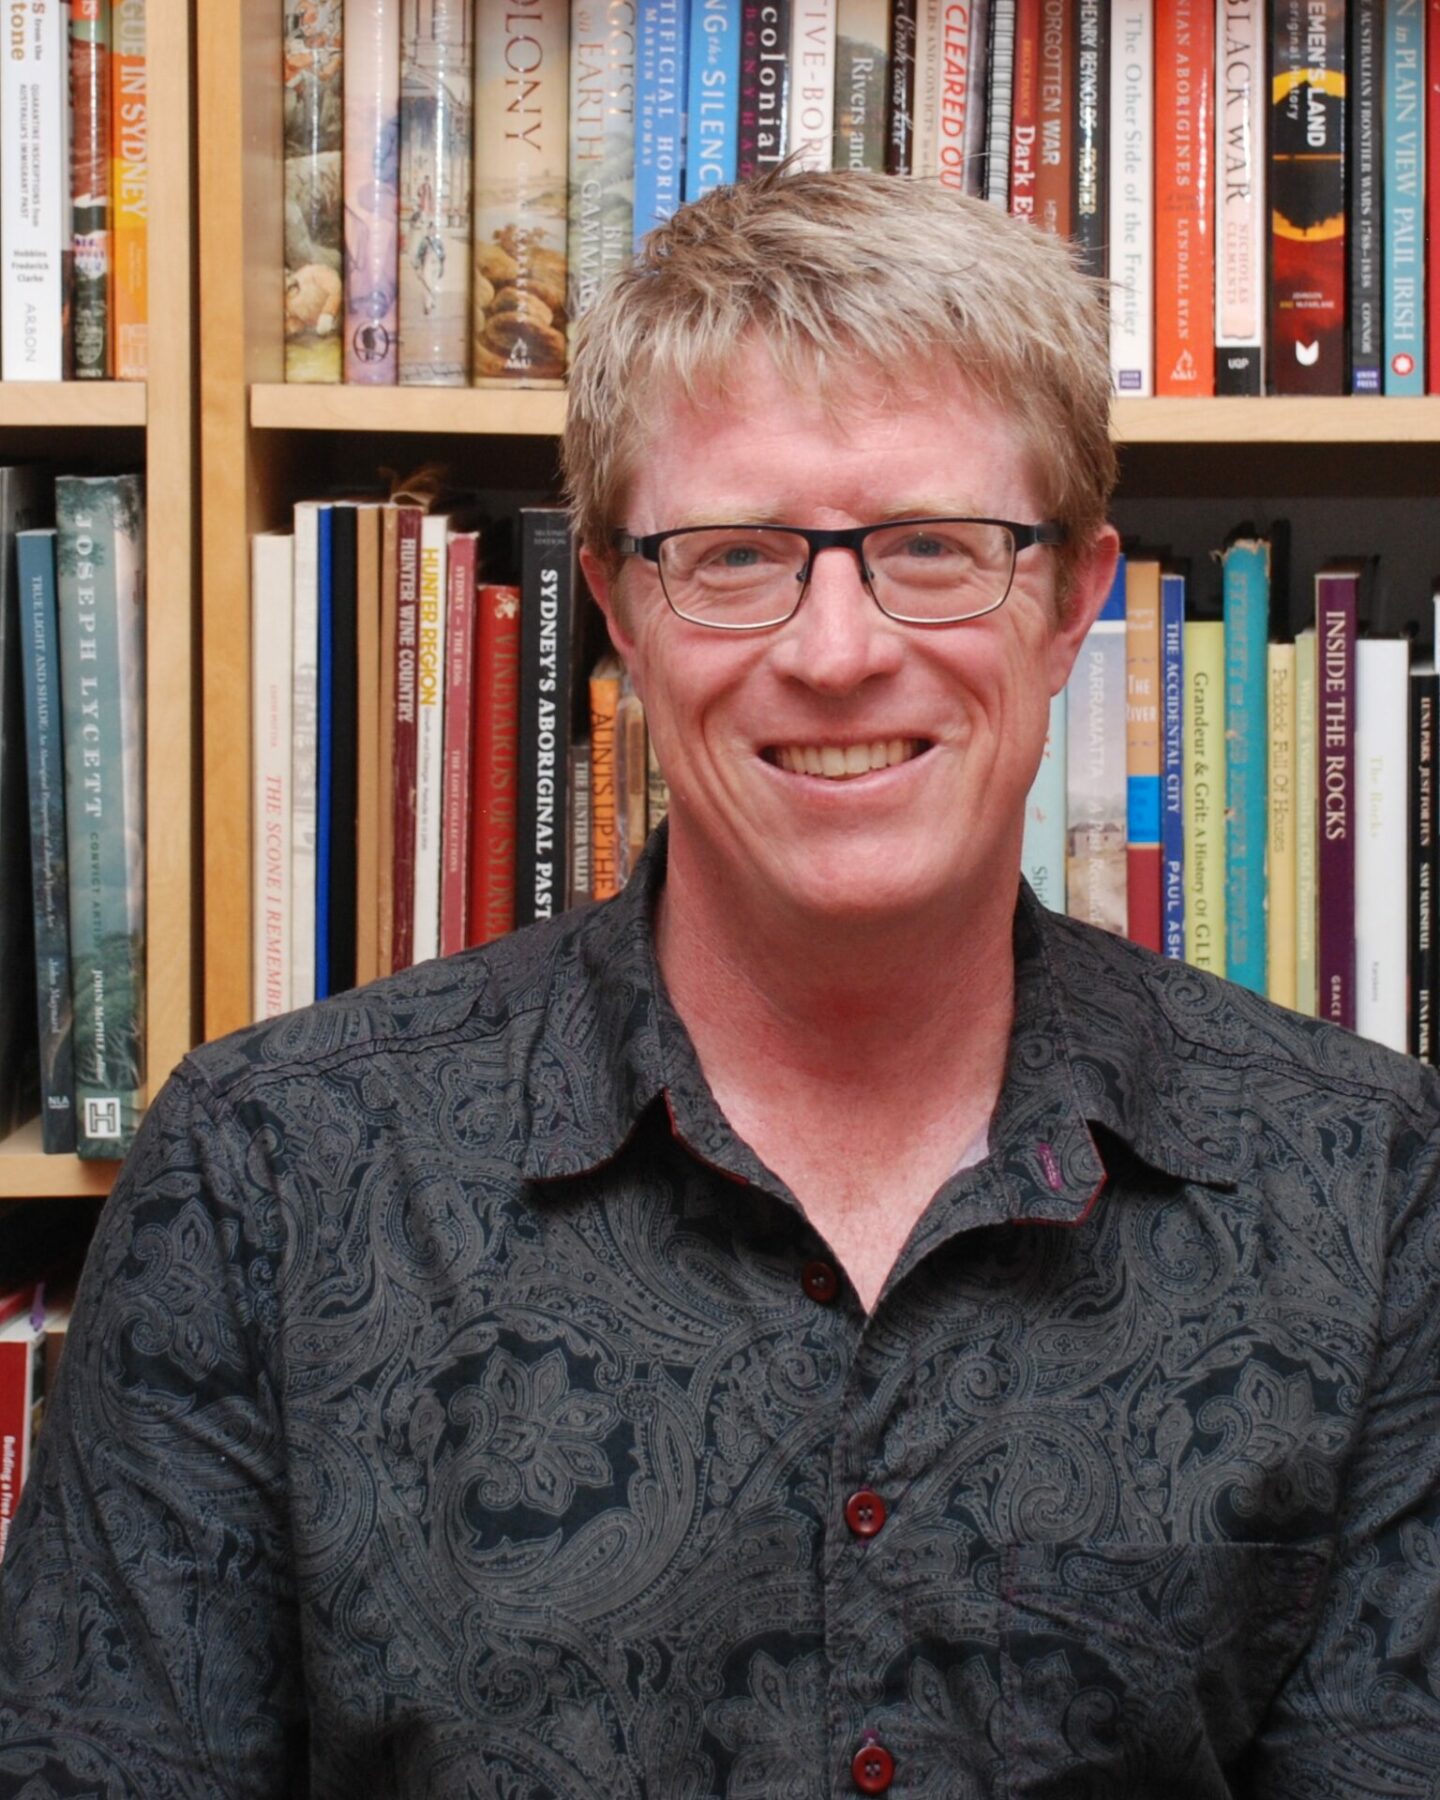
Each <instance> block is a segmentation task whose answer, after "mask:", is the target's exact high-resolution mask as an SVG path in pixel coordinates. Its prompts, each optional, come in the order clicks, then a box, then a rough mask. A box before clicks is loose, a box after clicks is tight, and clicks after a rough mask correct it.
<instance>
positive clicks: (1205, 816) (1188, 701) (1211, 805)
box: [1185, 619, 1226, 975]
mask: <svg viewBox="0 0 1440 1800" xmlns="http://www.w3.org/2000/svg"><path fill="white" fill-rule="evenodd" d="M1225 937H1226V932H1225V627H1224V625H1223V623H1222V622H1221V621H1220V620H1219V619H1187V620H1186V621H1185V960H1186V962H1189V963H1193V964H1194V965H1195V967H1196V968H1197V969H1208V970H1209V971H1210V972H1211V974H1214V975H1223V974H1224V973H1225Z"/></svg>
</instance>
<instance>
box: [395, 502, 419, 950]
mask: <svg viewBox="0 0 1440 1800" xmlns="http://www.w3.org/2000/svg"><path fill="white" fill-rule="evenodd" d="M424 516H425V509H424V506H423V505H421V504H418V503H417V502H416V501H415V500H413V499H407V500H406V502H405V503H404V504H402V505H400V506H399V507H398V508H397V512H396V529H395V561H396V585H395V756H394V762H393V763H392V765H391V772H390V773H391V788H390V799H391V816H392V821H393V823H392V825H391V843H392V847H393V853H394V860H393V864H392V870H391V878H390V879H391V891H392V893H393V895H394V911H393V917H392V925H391V944H390V966H391V968H392V969H395V970H399V969H408V968H409V967H410V965H411V963H412V962H414V960H415V808H416V772H417V767H418V763H417V759H418V755H419V736H418V733H419V720H420V710H419V694H420V689H419V646H420V533H421V526H422V521H423V519H424Z"/></svg>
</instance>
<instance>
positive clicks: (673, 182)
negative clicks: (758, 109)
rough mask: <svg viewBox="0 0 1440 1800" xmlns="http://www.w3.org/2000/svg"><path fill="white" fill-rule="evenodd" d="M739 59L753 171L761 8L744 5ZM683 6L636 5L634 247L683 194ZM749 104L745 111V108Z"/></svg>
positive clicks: (673, 1)
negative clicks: (638, 19) (637, 11)
mask: <svg viewBox="0 0 1440 1800" xmlns="http://www.w3.org/2000/svg"><path fill="white" fill-rule="evenodd" d="M744 13H745V19H744V38H743V42H742V46H741V64H740V121H739V133H740V135H739V157H740V160H741V162H742V163H743V162H744V161H745V157H746V150H747V146H748V148H749V151H750V162H751V167H752V172H753V161H754V139H755V114H754V106H755V100H756V94H757V91H758V86H757V83H758V74H759V67H760V63H759V41H760V33H759V9H758V7H754V6H746V7H745V9H744ZM686 20H687V15H686V10H685V6H684V4H683V3H682V0H654V3H652V4H651V5H648V6H642V7H641V9H640V35H639V46H638V58H637V61H638V71H637V73H638V80H637V86H636V93H635V248H636V249H637V250H638V249H639V248H640V244H641V241H642V240H643V239H644V236H645V234H646V232H647V231H650V230H652V229H653V228H654V227H655V226H656V225H660V224H663V223H664V221H665V220H666V219H668V218H669V217H670V216H671V214H672V213H673V212H674V211H675V208H676V207H677V206H679V205H680V203H681V201H682V199H683V198H684V190H683V179H684V174H685V82H686V71H687V67H688V65H687V59H686V55H685V26H686ZM747 106H748V108H749V111H748V113H747V110H746V109H747Z"/></svg>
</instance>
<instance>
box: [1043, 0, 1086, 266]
mask: <svg viewBox="0 0 1440 1800" xmlns="http://www.w3.org/2000/svg"><path fill="white" fill-rule="evenodd" d="M1077 72H1078V71H1077V67H1076V59H1075V12H1074V8H1073V7H1072V6H1071V5H1070V0H1041V6H1040V67H1039V107H1040V154H1039V159H1038V166H1037V168H1036V171H1035V219H1036V222H1037V223H1038V224H1039V225H1040V226H1041V228H1042V229H1043V230H1045V231H1053V232H1054V233H1056V235H1057V236H1059V237H1069V235H1070V233H1071V230H1072V228H1073V219H1074V208H1075V112H1076V107H1075V95H1076V87H1075V83H1076V76H1077Z"/></svg>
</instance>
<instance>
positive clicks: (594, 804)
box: [588, 650, 622, 900]
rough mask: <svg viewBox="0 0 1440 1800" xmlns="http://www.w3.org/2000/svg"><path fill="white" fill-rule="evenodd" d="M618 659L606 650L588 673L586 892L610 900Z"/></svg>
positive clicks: (614, 883) (614, 862) (616, 837)
mask: <svg viewBox="0 0 1440 1800" xmlns="http://www.w3.org/2000/svg"><path fill="white" fill-rule="evenodd" d="M621 675H622V670H621V666H620V658H619V657H618V656H616V655H615V653H614V651H613V650H612V651H607V652H606V654H605V655H604V656H602V657H601V659H600V661H599V662H598V663H596V665H595V667H594V668H593V669H592V670H591V671H590V807H589V824H590V892H589V896H588V898H590V899H591V900H610V899H613V898H614V896H615V895H616V894H617V893H618V892H619V891H620V888H621V885H622V883H621V880H620V861H619V850H620V833H619V829H618V825H617V818H618V799H617V793H616V781H615V714H616V709H617V708H618V707H619V704H620V680H621Z"/></svg>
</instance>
